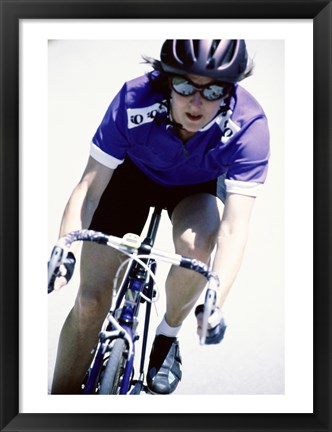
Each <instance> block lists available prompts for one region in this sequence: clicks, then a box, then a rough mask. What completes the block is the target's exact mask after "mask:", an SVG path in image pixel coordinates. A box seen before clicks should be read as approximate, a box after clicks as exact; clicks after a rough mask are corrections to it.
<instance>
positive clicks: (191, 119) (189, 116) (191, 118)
mask: <svg viewBox="0 0 332 432" xmlns="http://www.w3.org/2000/svg"><path fill="white" fill-rule="evenodd" d="M186 116H187V117H188V119H189V120H190V121H198V120H201V118H202V117H203V116H202V115H193V114H190V113H186Z"/></svg>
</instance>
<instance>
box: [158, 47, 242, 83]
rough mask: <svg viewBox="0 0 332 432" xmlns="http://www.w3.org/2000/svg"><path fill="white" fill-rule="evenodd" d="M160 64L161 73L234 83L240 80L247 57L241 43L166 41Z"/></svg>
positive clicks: (162, 49)
mask: <svg viewBox="0 0 332 432" xmlns="http://www.w3.org/2000/svg"><path fill="white" fill-rule="evenodd" d="M160 60H161V65H162V68H163V70H164V71H165V72H169V73H176V74H181V75H183V74H192V75H201V76H207V77H210V78H213V79H215V80H219V81H225V82H229V83H235V82H237V81H240V80H241V79H242V78H243V77H244V72H245V70H246V67H247V61H248V53H247V49H246V44H245V41H244V40H238V39H232V40H229V39H219V40H216V39H214V40H200V39H190V40H185V39H178V40H171V39H167V40H166V41H165V42H164V44H163V46H162V48H161V52H160Z"/></svg>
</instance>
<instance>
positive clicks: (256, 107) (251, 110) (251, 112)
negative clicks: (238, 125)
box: [232, 85, 266, 121]
mask: <svg viewBox="0 0 332 432" xmlns="http://www.w3.org/2000/svg"><path fill="white" fill-rule="evenodd" d="M232 110H233V119H234V120H238V121H241V120H242V121H250V120H251V119H254V118H258V117H261V118H262V117H264V118H265V117H266V115H265V112H264V109H263V108H262V106H261V105H260V103H259V102H258V101H257V99H256V98H255V97H254V96H253V95H252V94H251V93H250V92H249V91H248V90H246V89H245V88H243V87H241V86H240V85H238V86H237V88H236V92H235V95H234V99H233V109H232Z"/></svg>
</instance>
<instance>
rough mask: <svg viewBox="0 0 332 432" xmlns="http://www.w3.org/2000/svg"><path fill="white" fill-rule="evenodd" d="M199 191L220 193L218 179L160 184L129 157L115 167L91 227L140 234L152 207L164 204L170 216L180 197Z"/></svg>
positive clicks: (118, 234)
mask: <svg viewBox="0 0 332 432" xmlns="http://www.w3.org/2000/svg"><path fill="white" fill-rule="evenodd" d="M196 193H209V194H212V195H215V196H217V180H213V181H209V182H205V183H200V184H196V185H187V186H172V187H166V186H161V185H160V184H158V183H156V182H154V181H153V180H151V179H150V178H149V177H147V176H146V175H145V174H144V173H143V172H142V171H141V170H140V169H139V168H137V166H136V165H134V163H133V162H132V161H131V160H130V159H129V158H126V160H125V161H124V162H123V163H122V164H121V165H119V166H118V167H117V168H116V170H115V171H114V173H113V176H112V178H111V180H110V182H109V184H108V186H107V187H106V189H105V191H104V193H103V195H102V197H101V199H100V202H99V205H98V207H97V209H96V211H95V214H94V216H93V219H92V222H91V224H90V229H93V230H95V231H102V232H104V233H106V234H111V235H114V236H118V237H122V236H123V235H124V234H126V233H128V232H132V233H135V234H140V233H141V232H142V230H143V228H144V225H145V222H146V219H147V217H148V215H149V211H150V207H156V206H158V207H162V208H163V209H166V210H167V211H168V214H169V216H170V217H171V215H172V212H173V210H174V208H175V207H176V206H177V204H179V202H180V201H182V200H183V199H184V198H186V197H188V196H190V195H194V194H196Z"/></svg>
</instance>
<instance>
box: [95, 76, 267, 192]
mask: <svg viewBox="0 0 332 432" xmlns="http://www.w3.org/2000/svg"><path fill="white" fill-rule="evenodd" d="M165 102H166V101H165V100H163V96H162V94H161V93H158V92H156V91H154V90H152V88H151V84H150V82H149V79H148V77H147V76H146V75H144V76H142V77H139V78H136V79H134V80H131V81H129V82H127V83H125V84H124V85H123V87H122V89H121V90H120V92H119V93H118V94H117V95H116V97H115V98H114V99H113V101H112V102H111V104H110V106H109V108H108V110H107V111H106V114H105V116H104V118H103V120H102V122H101V124H100V126H99V127H98V129H97V131H96V133H95V135H94V137H93V140H92V145H91V151H90V154H91V156H92V157H93V158H94V159H96V160H97V161H98V162H100V163H102V164H103V165H106V166H108V167H110V168H113V169H114V168H116V167H117V166H118V165H119V164H120V163H121V162H122V161H123V160H124V158H125V157H126V156H128V157H129V158H130V159H131V160H132V161H133V162H134V163H135V164H136V165H137V166H138V167H139V168H140V169H141V170H142V171H143V172H144V173H145V174H146V175H147V176H149V177H150V178H151V179H152V180H154V181H156V182H157V183H159V184H161V185H164V186H175V185H187V184H196V183H202V182H205V181H209V180H212V179H215V178H217V177H219V176H221V175H225V179H226V180H225V183H226V189H227V191H228V192H234V193H241V194H245V195H253V196H255V195H256V194H257V191H258V189H259V186H261V185H262V184H263V183H264V181H265V179H266V175H267V167H268V158H269V130H268V124H267V119H266V116H265V114H264V111H263V110H262V108H261V106H260V105H259V103H258V102H257V101H256V100H255V98H254V97H253V96H252V95H251V94H250V93H249V92H248V91H246V90H245V89H244V88H242V87H241V86H239V85H237V86H236V91H235V94H234V96H233V97H232V99H231V102H230V104H229V109H228V110H227V112H222V113H220V114H218V115H217V116H216V117H215V118H214V119H213V120H211V121H210V122H209V123H208V124H207V125H205V126H204V127H203V128H202V129H200V130H199V131H198V132H196V133H195V135H194V136H193V137H192V138H190V139H189V140H188V141H187V142H186V143H185V144H184V143H183V141H182V140H181V138H180V137H179V136H178V134H177V131H176V128H175V127H174V126H172V124H170V122H169V121H168V112H167V108H166V103H165Z"/></svg>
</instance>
